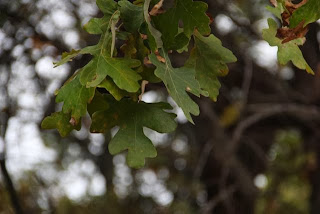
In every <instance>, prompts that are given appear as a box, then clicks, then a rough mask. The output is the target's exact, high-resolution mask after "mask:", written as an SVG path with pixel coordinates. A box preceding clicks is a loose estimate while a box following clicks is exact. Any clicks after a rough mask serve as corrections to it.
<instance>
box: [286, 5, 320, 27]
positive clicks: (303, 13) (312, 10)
mask: <svg viewBox="0 0 320 214" xmlns="http://www.w3.org/2000/svg"><path fill="white" fill-rule="evenodd" d="M318 19H320V1H319V0H308V1H307V3H306V4H304V5H302V6H301V7H300V8H298V9H297V10H296V11H295V12H294V13H293V14H292V17H291V19H290V27H291V28H293V27H296V26H297V25H298V24H299V23H300V22H302V21H303V22H304V26H306V25H307V24H310V23H312V22H315V21H317V20H318Z"/></svg>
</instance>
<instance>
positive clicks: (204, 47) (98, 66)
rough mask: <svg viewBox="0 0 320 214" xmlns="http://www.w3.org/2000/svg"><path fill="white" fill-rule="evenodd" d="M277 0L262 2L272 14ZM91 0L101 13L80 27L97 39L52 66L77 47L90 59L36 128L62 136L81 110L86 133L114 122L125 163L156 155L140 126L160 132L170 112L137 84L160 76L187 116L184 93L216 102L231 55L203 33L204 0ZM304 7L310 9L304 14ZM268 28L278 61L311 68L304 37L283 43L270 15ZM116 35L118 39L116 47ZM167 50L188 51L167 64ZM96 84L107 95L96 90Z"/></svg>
mask: <svg viewBox="0 0 320 214" xmlns="http://www.w3.org/2000/svg"><path fill="white" fill-rule="evenodd" d="M277 2H278V7H277V8H269V9H270V10H271V11H273V12H274V13H275V14H276V16H277V17H279V18H280V17H281V13H282V12H283V11H284V1H282V0H281V1H280V0H279V1H277ZM97 5H98V7H99V8H100V10H101V11H102V12H103V17H101V18H92V19H91V20H90V21H89V22H88V23H87V24H85V25H84V29H85V30H86V31H87V32H88V33H89V34H95V35H100V40H99V42H98V44H97V45H94V46H88V47H85V48H83V49H81V50H72V51H71V52H69V53H63V54H62V58H61V60H60V61H59V62H56V63H55V64H54V65H55V66H60V65H62V64H64V63H66V62H68V61H71V60H72V59H73V58H75V57H77V56H78V55H81V54H90V55H91V56H92V59H91V61H89V62H88V63H87V64H86V65H85V66H84V67H83V68H81V69H80V70H79V71H78V72H77V73H75V75H73V77H71V79H70V80H69V81H67V83H65V85H64V86H63V87H62V88H61V89H60V90H59V91H58V93H57V99H56V101H57V102H63V107H62V111H61V112H58V113H54V114H52V115H51V116H49V117H47V118H45V119H44V121H43V123H42V127H43V128H46V129H51V128H57V129H58V131H59V132H60V134H61V135H62V136H66V135H67V134H68V133H70V131H72V130H73V129H77V130H78V129H79V128H80V120H81V117H84V116H85V115H86V113H87V112H88V113H89V115H90V117H91V119H92V124H91V131H92V132H102V133H103V132H109V131H110V129H111V128H113V127H115V126H118V127H120V129H119V131H118V132H117V134H116V135H115V136H114V137H113V138H112V140H111V142H110V144H109V151H110V152H111V154H116V153H119V152H122V151H124V150H127V151H128V157H127V161H128V164H129V165H130V166H132V167H142V166H143V165H144V162H145V158H147V157H155V156H156V150H155V148H154V146H153V145H152V142H151V141H150V140H149V139H148V138H147V137H146V136H145V135H144V132H143V128H144V127H148V128H151V129H153V130H155V131H158V132H161V133H166V132H171V131H173V130H174V129H175V127H176V124H175V122H174V117H175V116H174V115H173V114H170V113H167V112H166V111H164V110H168V109H171V107H170V106H169V104H165V103H152V104H147V103H144V102H141V101H140V100H139V99H138V97H140V95H141V94H143V92H144V83H145V82H146V81H148V82H149V84H153V83H159V82H163V83H164V85H165V86H166V88H167V91H168V93H169V95H170V96H171V97H172V98H173V99H174V101H175V102H176V103H177V104H178V106H179V107H181V108H182V110H183V112H184V114H185V116H186V117H187V119H188V120H189V121H190V122H192V123H193V119H192V115H195V116H196V115H199V113H200V112H199V107H198V105H197V104H196V102H194V101H193V100H192V98H191V97H190V96H189V94H188V92H189V93H190V94H193V95H195V96H197V97H200V95H203V96H208V97H210V98H211V99H212V100H214V101H216V100H217V96H218V94H219V89H220V86H221V84H220V82H219V77H222V76H225V75H226V74H227V73H228V67H227V64H228V63H232V62H235V61H236V60H237V59H236V57H235V56H234V55H233V53H232V52H231V51H230V50H228V49H226V48H224V47H223V46H222V43H221V41H220V40H219V39H218V38H217V37H215V36H214V35H212V34H211V35H210V32H211V29H210V18H209V16H208V15H207V14H206V11H207V8H208V5H207V4H206V3H204V2H201V1H194V0H174V1H173V5H172V6H170V7H169V8H167V9H166V11H161V10H160V8H157V7H155V5H156V6H160V7H161V1H158V0H154V1H153V0H152V1H151V0H145V1H142V0H140V1H135V2H134V3H131V2H129V1H127V0H120V1H118V2H116V1H114V0H97ZM279 5H280V6H279ZM310 7H314V8H315V9H314V10H313V12H312V14H309V15H308V16H305V15H304V14H305V11H306V10H307V9H308V8H310ZM316 8H319V3H318V2H317V1H315V0H314V1H313V0H309V1H308V3H307V4H306V5H304V6H303V7H301V8H299V9H298V10H296V11H295V12H294V14H293V16H292V18H291V24H292V25H295V23H297V22H298V23H299V22H300V21H302V20H301V17H302V16H304V17H305V21H306V24H307V23H310V22H313V21H315V20H316V19H317V18H319V14H318V13H317V9H316ZM150 11H153V12H152V13H150ZM301 14H302V15H301ZM315 14H316V15H315ZM269 27H270V28H269V29H266V30H264V32H263V37H264V39H265V40H267V41H268V42H269V44H270V45H272V46H278V47H279V53H278V58H279V62H280V64H286V63H287V62H288V61H292V62H293V64H294V65H296V66H297V67H298V68H301V69H306V70H307V71H308V72H309V73H312V70H311V68H310V67H309V65H308V64H307V63H306V61H305V60H304V58H303V56H302V54H301V51H300V50H299V48H298V45H302V44H303V41H304V39H303V38H300V39H295V40H292V41H290V42H288V43H284V44H283V43H282V42H283V41H282V40H281V39H279V38H277V37H276V34H277V25H276V23H275V21H273V20H269ZM117 40H122V44H123V45H122V46H121V47H118V45H117V44H118V43H116V41H117ZM172 52H175V53H181V52H186V53H184V54H185V55H187V54H189V59H188V60H187V62H186V63H185V65H184V66H182V67H173V66H172V63H171V60H170V57H171V56H170V55H171V53H172ZM144 80H145V81H144ZM142 85H143V87H142ZM97 88H98V89H97ZM99 88H100V89H101V88H103V89H105V90H106V91H107V93H109V94H110V95H103V94H101V93H100V92H98V91H100V89H99ZM111 95H112V96H111Z"/></svg>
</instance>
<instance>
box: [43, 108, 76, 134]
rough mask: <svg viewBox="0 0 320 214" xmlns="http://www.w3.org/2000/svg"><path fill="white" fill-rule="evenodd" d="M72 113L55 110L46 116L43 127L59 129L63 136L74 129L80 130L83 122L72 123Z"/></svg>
mask: <svg viewBox="0 0 320 214" xmlns="http://www.w3.org/2000/svg"><path fill="white" fill-rule="evenodd" d="M70 120H71V118H70V114H64V113H63V112H55V113H53V114H51V115H50V116H48V117H46V118H45V119H44V120H43V121H42V123H41V128H43V129H57V130H58V131H59V133H60V135H61V136H62V137H65V136H67V135H68V134H69V133H70V132H71V131H72V130H73V129H76V130H78V131H79V130H80V128H81V124H80V123H78V125H76V126H73V125H72V124H71V123H70Z"/></svg>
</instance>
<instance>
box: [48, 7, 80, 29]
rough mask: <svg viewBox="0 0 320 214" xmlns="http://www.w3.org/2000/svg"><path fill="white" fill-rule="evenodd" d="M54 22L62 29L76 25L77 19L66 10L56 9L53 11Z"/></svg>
mask: <svg viewBox="0 0 320 214" xmlns="http://www.w3.org/2000/svg"><path fill="white" fill-rule="evenodd" d="M51 17H52V20H53V22H54V24H55V25H56V26H57V27H58V28H60V29H66V28H71V27H73V26H74V25H75V23H76V20H75V18H74V17H73V16H71V15H70V14H69V13H68V12H66V11H64V10H54V11H52V12H51Z"/></svg>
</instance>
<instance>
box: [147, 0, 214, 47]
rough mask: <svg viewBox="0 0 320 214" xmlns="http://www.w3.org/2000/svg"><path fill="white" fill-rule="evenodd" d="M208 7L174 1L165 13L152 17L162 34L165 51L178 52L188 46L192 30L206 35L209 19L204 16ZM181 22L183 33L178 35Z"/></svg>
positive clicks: (178, 0)
mask: <svg viewBox="0 0 320 214" xmlns="http://www.w3.org/2000/svg"><path fill="white" fill-rule="evenodd" d="M207 9H208V5H207V4H206V3H204V2H200V1H197V2H195V1H193V0H175V2H174V6H173V7H172V8H171V9H169V10H168V11H167V12H166V13H163V14H160V15H158V16H154V17H152V20H153V21H154V23H155V27H156V28H157V29H158V30H159V31H160V32H161V33H162V41H163V43H164V47H165V48H166V49H167V50H171V49H174V50H178V49H181V48H182V47H184V46H185V45H186V44H188V42H189V39H190V37H191V35H192V34H193V31H194V29H197V30H198V31H199V32H200V33H201V34H203V35H208V34H209V33H210V32H211V29H210V27H209V24H210V19H209V17H208V16H207V15H206V11H207ZM180 22H182V25H183V32H182V33H179V23H180Z"/></svg>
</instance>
